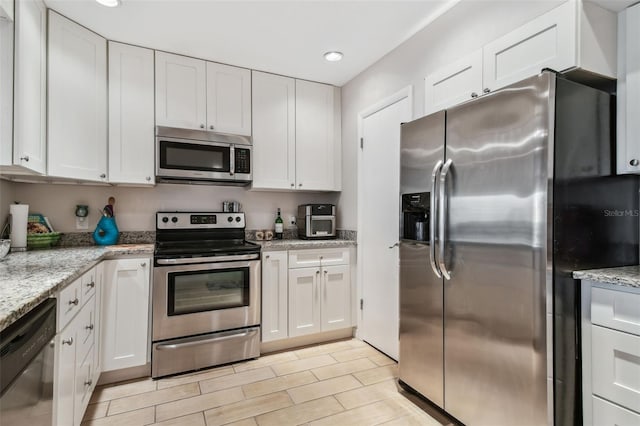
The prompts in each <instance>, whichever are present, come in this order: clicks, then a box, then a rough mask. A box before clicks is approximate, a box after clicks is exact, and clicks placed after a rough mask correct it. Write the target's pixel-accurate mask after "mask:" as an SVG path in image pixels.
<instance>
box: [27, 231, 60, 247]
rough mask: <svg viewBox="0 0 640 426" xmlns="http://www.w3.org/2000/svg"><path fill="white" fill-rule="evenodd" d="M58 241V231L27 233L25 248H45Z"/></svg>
mask: <svg viewBox="0 0 640 426" xmlns="http://www.w3.org/2000/svg"><path fill="white" fill-rule="evenodd" d="M58 241H60V233H59V232H49V233H46V234H27V248H29V249H32V250H33V249H46V248H50V247H52V246H55V245H56V244H58Z"/></svg>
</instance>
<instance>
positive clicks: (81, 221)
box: [76, 216, 89, 229]
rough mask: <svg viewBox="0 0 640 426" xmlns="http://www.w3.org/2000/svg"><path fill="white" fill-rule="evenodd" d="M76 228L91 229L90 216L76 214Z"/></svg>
mask: <svg viewBox="0 0 640 426" xmlns="http://www.w3.org/2000/svg"><path fill="white" fill-rule="evenodd" d="M76 229H89V218H88V217H77V216H76Z"/></svg>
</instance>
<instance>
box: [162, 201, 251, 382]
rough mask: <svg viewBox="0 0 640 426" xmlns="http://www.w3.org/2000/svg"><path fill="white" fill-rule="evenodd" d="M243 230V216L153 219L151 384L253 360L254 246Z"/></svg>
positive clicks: (172, 214) (192, 214)
mask: <svg viewBox="0 0 640 426" xmlns="http://www.w3.org/2000/svg"><path fill="white" fill-rule="evenodd" d="M244 230H245V217H244V213H220V212H158V213H156V247H155V254H154V270H153V290H152V293H153V296H152V298H153V318H152V323H153V334H152V340H153V344H152V355H151V376H152V377H154V378H156V377H162V376H167V375H171V374H177V373H182V372H187V371H192V370H198V369H201V368H206V367H212V366H215V365H219V364H224V363H228V362H234V361H239V360H243V359H249V358H256V357H258V356H259V355H260V276H261V272H260V246H258V245H257V244H253V243H249V242H247V241H245V239H244Z"/></svg>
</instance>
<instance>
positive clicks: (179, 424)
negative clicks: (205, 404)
mask: <svg viewBox="0 0 640 426" xmlns="http://www.w3.org/2000/svg"><path fill="white" fill-rule="evenodd" d="M156 420H158V419H157V418H156ZM154 425H155V426H206V423H205V421H204V413H203V412H199V413H195V414H190V415H188V416H183V417H178V418H175V419H171V420H166V421H164V422H157V423H154Z"/></svg>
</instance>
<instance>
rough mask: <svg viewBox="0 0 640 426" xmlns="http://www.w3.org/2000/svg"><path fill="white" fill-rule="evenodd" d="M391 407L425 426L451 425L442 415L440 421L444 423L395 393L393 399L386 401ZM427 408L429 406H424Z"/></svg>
mask: <svg viewBox="0 0 640 426" xmlns="http://www.w3.org/2000/svg"><path fill="white" fill-rule="evenodd" d="M385 401H386V402H387V403H388V404H389V405H391V406H392V407H395V408H396V409H398V410H399V411H400V412H402V413H403V414H404V416H409V417H410V418H412V419H413V420H416V421H418V422H420V423H419V424H422V425H425V426H441V425H443V424H444V425H449V424H451V423H450V422H449V419H447V418H445V417H444V416H442V415H439V413H437V414H438V415H439V417H440V419H442V420H443V422H444V423H441V422H440V421H438V419H436V418H434V417H431V416H430V415H429V414H428V413H427V412H425V411H424V410H423V409H422V408H420V407H418V406H417V405H416V404H414V403H413V402H411V400H409V399H408V398H406V397H405V396H403V395H401V394H400V393H394V394H393V395H392V397H391V398H389V399H387V400H385ZM424 405H425V406H427V404H426V403H425V404H424Z"/></svg>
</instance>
